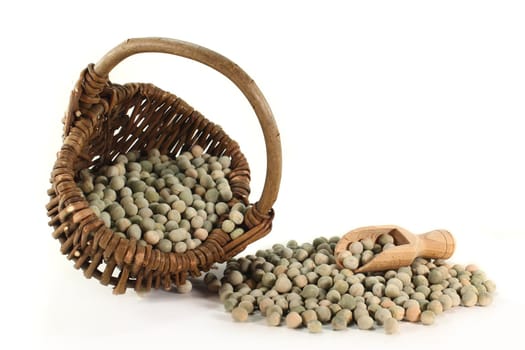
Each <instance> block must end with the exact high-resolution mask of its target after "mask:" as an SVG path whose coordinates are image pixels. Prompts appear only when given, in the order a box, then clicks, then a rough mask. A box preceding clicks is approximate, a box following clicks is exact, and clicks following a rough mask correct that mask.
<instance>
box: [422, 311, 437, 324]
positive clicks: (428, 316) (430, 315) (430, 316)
mask: <svg viewBox="0 0 525 350" xmlns="http://www.w3.org/2000/svg"><path fill="white" fill-rule="evenodd" d="M435 319H436V314H435V313H434V312H432V311H429V310H426V311H423V312H422V313H421V315H420V320H421V323H423V324H424V325H431V324H433V323H434V321H435Z"/></svg>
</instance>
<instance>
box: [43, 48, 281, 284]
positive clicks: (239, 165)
mask: <svg viewBox="0 0 525 350" xmlns="http://www.w3.org/2000/svg"><path fill="white" fill-rule="evenodd" d="M142 52H162V53H169V54H173V55H178V56H182V57H186V58H189V59H193V60H195V61H198V62H201V63H203V64H205V65H208V66H210V67H212V68H213V69H215V70H217V71H219V72H220V73H222V74H223V75H225V76H226V77H228V78H229V79H230V80H231V81H232V82H233V83H234V84H235V85H236V86H237V87H238V88H239V89H240V90H241V91H242V92H243V94H244V95H245V96H246V98H247V99H248V100H249V102H250V103H251V105H252V106H253V108H254V111H255V114H256V115H257V117H258V119H259V122H260V125H261V128H262V130H263V135H264V139H265V144H266V155H267V171H266V179H265V184H264V189H263V192H262V194H261V198H260V199H259V200H258V201H257V202H255V203H253V204H252V203H250V202H249V198H248V196H249V193H250V170H249V166H248V162H247V160H246V159H245V157H244V155H243V154H242V152H241V150H240V148H239V145H238V144H237V142H235V141H234V140H232V139H231V138H230V137H229V136H228V135H227V134H226V133H225V132H224V131H223V130H222V129H221V127H219V126H218V125H216V124H214V123H212V122H210V121H208V120H207V119H206V118H204V117H203V116H202V115H201V114H200V113H199V112H197V111H195V110H194V109H193V108H192V107H190V106H189V105H188V104H187V103H186V102H184V101H183V100H182V99H180V98H178V97H177V96H175V95H173V94H171V93H168V92H165V91H163V90H161V89H159V88H157V87H155V86H153V85H151V84H141V83H131V84H124V85H118V84H113V83H111V82H110V81H109V78H108V75H109V73H110V71H111V70H112V69H113V68H114V67H115V66H116V65H117V64H118V63H119V62H121V61H122V60H123V59H125V58H126V57H128V56H131V55H133V54H136V53H142ZM194 145H200V146H201V147H202V148H203V149H204V150H205V151H206V153H208V154H210V155H212V156H228V157H230V158H231V172H230V173H229V174H228V175H227V179H228V181H229V183H230V187H231V189H232V193H233V199H232V200H231V201H229V203H228V205H229V206H230V208H231V207H232V206H233V205H234V204H235V203H238V202H242V203H243V204H245V205H247V206H248V209H247V211H246V214H245V216H244V222H243V224H242V227H243V228H244V229H245V233H244V234H243V235H241V236H240V237H238V238H236V239H231V238H230V235H229V234H227V233H225V232H224V231H222V230H221V229H220V228H215V229H213V230H212V232H210V234H209V236H208V238H207V239H206V240H204V241H203V242H202V244H201V245H199V246H198V247H196V248H195V249H191V250H187V251H186V252H184V253H175V252H170V253H165V252H161V251H160V250H159V249H157V248H155V247H153V246H151V245H149V244H148V245H146V246H143V245H141V244H138V241H137V240H136V239H128V238H123V237H122V236H119V235H117V234H115V232H113V231H112V230H111V229H109V228H107V227H106V226H105V225H104V223H103V221H102V220H101V219H100V218H99V217H98V216H97V215H96V214H95V212H94V211H93V210H92V209H91V208H90V207H89V203H88V202H87V200H86V199H85V197H84V194H83V192H82V189H81V188H80V187H79V186H78V184H77V181H78V179H79V173H80V171H81V170H82V169H87V168H88V169H91V170H97V169H98V168H100V167H101V166H103V165H105V164H109V163H111V162H112V161H114V160H115V159H116V157H117V156H118V155H120V154H125V153H127V152H130V151H137V152H141V154H144V153H146V152H147V151H149V150H151V149H154V148H157V149H158V150H159V151H160V153H161V154H165V155H168V156H170V157H173V158H174V157H176V156H177V155H179V154H180V153H182V152H185V151H188V150H190V149H191V147H192V146H194ZM281 159H282V157H281V144H280V138H279V132H278V129H277V126H276V124H275V120H274V118H273V115H272V112H271V110H270V108H269V106H268V104H267V102H266V100H265V98H264V96H263V95H262V93H261V92H260V90H259V89H258V87H257V86H256V85H255V83H254V82H253V80H252V79H251V78H250V77H249V76H248V75H247V74H246V73H245V72H244V71H243V70H242V69H241V68H239V67H238V66H237V65H236V64H234V63H233V62H231V61H230V60H228V59H227V58H225V57H224V56H221V55H219V54H218V53H216V52H213V51H211V50H208V49H206V48H203V47H200V46H197V45H194V44H191V43H188V42H184V41H179V40H174V39H165V38H138V39H129V40H127V41H125V42H123V43H122V44H120V45H119V46H117V47H115V48H114V49H113V50H111V51H110V52H108V53H107V54H106V55H105V56H104V57H103V58H102V59H101V60H100V61H99V62H98V63H97V64H95V65H93V64H91V65H89V66H88V68H87V69H85V70H84V71H83V72H82V73H81V75H80V79H79V81H78V83H77V84H76V86H75V88H74V90H73V92H72V95H71V100H70V103H69V108H68V110H67V112H66V116H65V119H64V140H63V144H62V147H61V149H60V151H59V152H58V154H57V160H56V162H55V164H54V167H53V170H52V174H51V183H52V187H51V189H50V190H49V191H48V194H49V196H50V201H49V203H48V204H47V206H46V209H47V213H48V216H49V217H50V221H49V225H50V226H52V227H53V228H54V231H53V234H52V235H53V237H54V238H56V239H58V240H59V241H60V243H61V248H60V249H61V252H62V253H63V254H65V255H67V258H68V259H71V260H73V261H74V267H75V268H77V269H82V270H83V271H84V275H85V276H86V277H87V278H91V277H94V278H96V279H98V280H99V281H100V283H102V284H103V285H112V286H114V293H115V294H122V293H124V292H125V291H126V290H127V288H134V289H135V290H137V291H148V290H150V289H151V288H161V287H162V288H165V289H170V288H171V287H172V284H176V285H181V284H183V283H184V282H185V281H186V279H187V278H188V277H189V276H199V275H200V274H201V272H203V271H208V270H209V269H210V268H211V267H212V265H213V264H215V263H221V262H224V261H226V260H228V259H229V258H231V257H233V256H235V255H236V254H238V253H240V252H241V251H242V250H244V249H245V248H246V246H247V245H249V244H250V243H252V242H254V241H256V240H258V239H260V238H261V237H263V236H265V235H266V234H268V233H269V232H270V230H271V228H272V220H273V216H274V215H273V210H272V206H273V204H274V202H275V200H276V198H277V194H278V191H279V184H280V178H281Z"/></svg>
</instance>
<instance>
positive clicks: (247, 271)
mask: <svg viewBox="0 0 525 350" xmlns="http://www.w3.org/2000/svg"><path fill="white" fill-rule="evenodd" d="M338 241H339V237H332V238H330V239H327V238H324V237H320V238H317V239H315V240H314V241H313V242H312V243H304V244H301V245H299V244H298V243H297V242H296V241H289V242H288V243H287V244H286V245H282V244H275V245H274V246H273V247H272V248H271V249H267V250H259V251H258V252H257V253H256V254H255V255H248V256H246V257H241V258H235V259H231V260H230V261H228V263H227V264H226V268H225V270H224V275H223V277H222V278H221V279H219V278H218V277H217V276H216V275H214V274H213V273H208V274H206V276H205V277H204V281H205V283H206V284H207V286H208V289H210V290H211V291H214V292H218V293H219V296H220V300H221V301H222V302H223V303H224V308H225V309H226V311H228V312H231V315H232V317H233V319H234V320H235V321H238V322H243V321H247V320H248V318H249V315H251V314H254V313H257V312H258V313H260V314H261V315H262V316H264V317H265V318H266V322H267V324H268V325H270V326H279V325H281V324H283V323H284V324H285V325H286V326H287V327H289V328H300V327H306V328H307V329H308V330H309V331H310V332H313V333H317V332H321V331H322V329H323V328H326V327H325V326H324V325H330V327H331V328H332V329H334V330H341V329H345V328H347V327H349V326H351V325H352V324H356V325H357V327H358V328H359V329H373V328H375V327H379V326H382V327H383V328H384V331H385V332H386V333H387V334H392V333H396V332H398V330H399V321H409V322H421V323H422V324H425V325H430V324H432V323H434V320H435V318H436V316H438V315H439V314H441V313H442V312H443V311H446V310H449V309H451V308H453V307H457V306H465V307H471V306H475V305H479V306H486V305H489V304H490V303H491V302H492V294H493V293H494V291H495V288H496V287H495V284H494V282H492V281H491V280H489V279H488V278H487V277H486V275H485V273H484V272H483V271H481V270H479V269H478V268H477V267H476V266H475V265H467V266H463V265H458V264H454V265H451V264H449V263H448V262H447V261H444V260H427V259H422V258H418V259H416V260H415V261H414V262H413V263H412V265H411V266H407V267H401V268H399V269H397V270H390V271H385V272H377V273H366V274H363V273H354V272H352V269H355V268H357V267H358V266H361V265H363V264H364V263H366V262H367V261H369V260H370V259H371V258H372V257H373V255H374V254H377V253H379V252H381V251H383V250H385V249H389V248H391V247H392V246H393V239H392V237H391V236H388V235H385V236H383V237H380V238H378V240H377V242H368V241H361V242H357V243H358V244H354V246H353V247H352V246H351V247H350V249H349V250H350V252H349V254H347V256H346V257H344V258H345V260H347V261H346V263H344V266H350V267H352V269H349V268H347V267H345V268H342V269H341V268H339V267H337V265H336V264H335V257H334V254H333V251H334V248H335V245H336V243H337V242H338ZM365 251H370V252H372V255H371V256H370V253H367V254H363V253H364V252H365ZM349 257H354V258H355V259H349ZM355 260H357V266H356V261H355Z"/></svg>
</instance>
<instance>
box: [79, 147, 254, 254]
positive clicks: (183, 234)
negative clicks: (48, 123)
mask: <svg viewBox="0 0 525 350" xmlns="http://www.w3.org/2000/svg"><path fill="white" fill-rule="evenodd" d="M230 162H231V160H230V158H229V157H226V156H222V157H216V156H210V155H209V154H207V153H204V151H203V149H202V147H200V146H198V145H195V146H193V147H192V148H191V150H190V151H188V152H184V153H182V154H181V155H179V156H178V157H176V158H175V159H171V158H169V157H168V156H166V155H161V154H160V152H159V151H158V150H157V149H152V150H150V151H149V152H148V154H147V156H145V157H142V158H141V157H139V154H138V153H136V152H130V153H127V154H125V155H119V156H118V157H117V158H116V160H115V162H114V163H112V164H111V165H107V166H103V167H101V168H100V169H99V170H98V171H97V172H96V173H93V172H92V171H90V170H89V169H84V170H83V171H82V172H81V173H80V178H81V179H80V183H79V186H80V188H81V189H82V190H83V192H84V195H85V196H86V199H87V200H88V202H89V205H90V207H91V209H93V211H94V212H95V213H96V214H97V215H98V216H99V217H100V218H101V219H102V220H103V221H104V224H105V225H106V226H107V227H108V228H111V229H112V230H113V231H114V232H115V234H116V235H118V236H121V237H123V238H129V239H136V240H137V241H138V244H140V245H143V246H146V245H147V244H151V245H152V246H154V247H155V248H158V249H159V250H160V251H162V252H166V253H167V252H171V251H173V252H176V253H184V252H186V251H187V250H189V249H194V248H196V247H198V246H199V245H200V244H201V243H202V242H203V241H204V240H206V238H207V237H208V234H209V233H210V232H211V231H212V230H213V229H215V228H218V227H220V228H221V229H222V230H223V231H224V232H226V233H228V234H229V235H230V237H231V238H232V239H235V238H238V237H240V236H241V235H242V234H243V233H244V228H243V227H242V223H243V221H244V213H245V210H246V207H245V205H244V204H242V203H236V204H234V205H233V206H232V207H231V209H230V206H229V205H228V202H229V201H230V200H231V199H232V190H231V188H230V184H229V182H228V178H227V175H228V174H229V172H230Z"/></svg>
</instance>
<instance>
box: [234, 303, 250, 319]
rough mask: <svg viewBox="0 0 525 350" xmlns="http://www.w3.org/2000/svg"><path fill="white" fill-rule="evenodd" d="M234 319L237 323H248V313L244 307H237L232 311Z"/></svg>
mask: <svg viewBox="0 0 525 350" xmlns="http://www.w3.org/2000/svg"><path fill="white" fill-rule="evenodd" d="M232 318H233V319H234V321H237V322H246V320H248V311H247V310H246V309H245V308H244V307H240V306H237V307H235V308H234V309H233V310H232Z"/></svg>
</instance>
